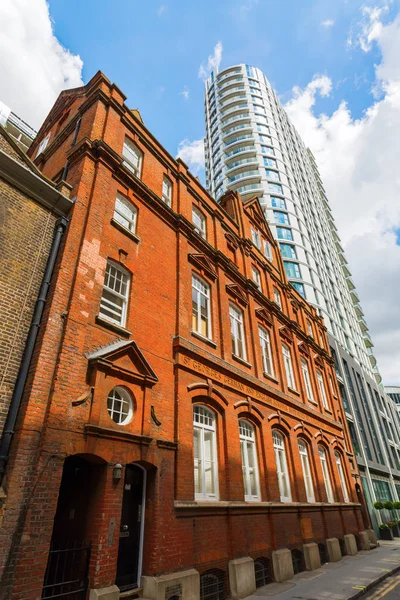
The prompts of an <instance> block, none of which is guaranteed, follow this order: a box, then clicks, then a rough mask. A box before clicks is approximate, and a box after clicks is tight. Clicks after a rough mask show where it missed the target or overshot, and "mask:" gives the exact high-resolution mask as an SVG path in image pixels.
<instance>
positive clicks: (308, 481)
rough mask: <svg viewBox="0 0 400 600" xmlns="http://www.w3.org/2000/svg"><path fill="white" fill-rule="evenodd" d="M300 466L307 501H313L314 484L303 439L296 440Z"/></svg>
mask: <svg viewBox="0 0 400 600" xmlns="http://www.w3.org/2000/svg"><path fill="white" fill-rule="evenodd" d="M298 445H299V453H300V460H301V467H302V469H303V477H304V486H305V488H306V495H307V502H315V494H314V486H313V480H312V475H311V467H310V458H309V456H308V444H307V443H306V442H305V441H304V440H303V439H301V438H300V439H299V440H298Z"/></svg>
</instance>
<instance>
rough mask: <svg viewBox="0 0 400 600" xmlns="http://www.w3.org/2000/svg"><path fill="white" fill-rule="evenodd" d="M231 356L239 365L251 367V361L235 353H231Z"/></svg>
mask: <svg viewBox="0 0 400 600" xmlns="http://www.w3.org/2000/svg"><path fill="white" fill-rule="evenodd" d="M232 358H233V360H237V362H239V363H240V364H241V365H244V366H245V367H249V368H250V369H251V367H252V365H251V363H249V362H247V360H244V359H243V358H240V356H236V354H232Z"/></svg>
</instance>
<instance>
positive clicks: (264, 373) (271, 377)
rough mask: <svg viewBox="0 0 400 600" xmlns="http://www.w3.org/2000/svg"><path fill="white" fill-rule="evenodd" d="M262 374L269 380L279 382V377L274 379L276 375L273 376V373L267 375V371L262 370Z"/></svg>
mask: <svg viewBox="0 0 400 600" xmlns="http://www.w3.org/2000/svg"><path fill="white" fill-rule="evenodd" d="M263 375H264V377H266V378H267V379H269V380H270V381H273V382H274V383H279V379H276V377H274V376H273V375H269V373H266V372H265V371H264V372H263Z"/></svg>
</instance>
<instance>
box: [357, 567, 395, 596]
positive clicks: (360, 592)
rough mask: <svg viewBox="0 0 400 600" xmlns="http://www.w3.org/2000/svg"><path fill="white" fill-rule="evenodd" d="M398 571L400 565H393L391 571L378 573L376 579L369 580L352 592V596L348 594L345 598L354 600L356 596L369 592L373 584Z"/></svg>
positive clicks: (375, 584)
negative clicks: (362, 587)
mask: <svg viewBox="0 0 400 600" xmlns="http://www.w3.org/2000/svg"><path fill="white" fill-rule="evenodd" d="M398 571H400V565H397V567H395V568H394V569H392V570H391V571H388V572H387V573H384V574H383V575H380V576H379V577H378V578H377V579H375V580H374V581H371V583H369V584H368V585H366V586H365V587H364V589H362V590H360V591H359V592H356V593H355V594H353V596H349V597H348V598H347V600H356V598H361V597H362V596H364V595H365V594H366V593H367V592H369V591H370V590H372V588H374V587H375V586H377V585H378V584H379V583H382V581H385V579H387V578H388V577H391V576H392V575H394V574H395V573H397V572H398Z"/></svg>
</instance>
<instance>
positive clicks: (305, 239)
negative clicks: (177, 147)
mask: <svg viewBox="0 0 400 600" xmlns="http://www.w3.org/2000/svg"><path fill="white" fill-rule="evenodd" d="M205 120H206V137H205V156H206V185H207V188H208V190H209V191H210V193H211V194H212V195H213V196H214V197H215V198H216V199H217V200H218V199H219V198H220V197H221V196H222V195H223V194H224V192H225V191H227V190H229V189H232V190H236V191H237V192H239V193H240V194H241V196H242V198H243V199H247V198H250V197H254V196H258V198H259V200H260V203H261V206H262V208H263V210H264V213H265V216H266V218H267V220H268V222H269V225H270V228H271V230H272V232H273V234H274V236H275V238H276V239H277V240H278V242H279V245H280V248H281V252H282V257H283V261H284V265H285V269H286V274H287V276H288V279H289V281H290V282H291V284H292V285H293V286H294V287H295V288H296V289H297V290H298V292H299V293H300V294H301V295H303V297H304V298H306V299H307V300H308V301H309V302H310V303H312V304H314V305H315V306H316V307H317V308H318V310H319V312H320V314H321V315H322V316H323V317H324V320H325V323H326V326H327V328H328V333H329V339H330V343H331V351H332V355H333V357H334V359H335V365H336V372H337V376H338V380H339V385H340V391H341V395H342V401H343V403H344V406H345V409H346V414H347V418H348V422H349V427H350V432H351V435H352V439H353V445H354V451H355V454H356V456H357V462H358V466H359V470H360V474H361V483H362V485H363V487H364V491H365V495H366V498H367V501H368V503H369V504H370V506H372V503H373V502H374V501H375V500H377V499H390V498H391V499H393V500H397V499H400V438H399V435H398V431H400V421H399V416H398V413H397V411H396V410H395V409H393V406H394V405H393V402H392V401H390V399H389V398H388V397H387V395H386V394H385V392H384V390H383V388H382V387H381V385H380V383H381V377H380V374H379V371H378V368H377V364H376V359H375V357H374V354H373V342H372V340H371V336H370V334H369V332H368V326H367V323H366V321H365V319H364V314H363V310H362V308H361V305H360V301H359V298H358V295H357V292H356V289H355V285H354V283H353V281H352V277H351V272H350V269H349V266H348V263H347V260H346V257H345V255H344V251H343V247H342V245H341V241H340V237H339V234H338V231H337V228H336V225H335V221H334V218H333V216H332V212H331V208H330V205H329V201H328V199H327V196H326V193H325V190H324V186H323V183H322V181H321V178H320V175H319V172H318V168H317V165H316V163H315V160H314V157H313V155H312V153H311V152H310V150H309V149H308V148H306V147H305V145H304V143H303V141H302V140H301V138H300V136H299V134H298V133H297V131H296V129H295V128H294V126H293V124H292V123H291V122H290V120H289V118H288V116H287V114H286V113H285V111H284V109H283V107H282V105H281V103H280V102H279V100H278V98H277V96H276V94H275V92H274V90H273V89H272V88H271V85H270V84H269V82H268V80H267V78H266V77H265V75H264V74H263V73H262V71H260V69H257V68H254V67H251V66H248V65H243V64H242V65H236V66H233V67H229V68H227V69H224V70H223V71H221V72H220V73H211V75H210V77H209V79H208V81H207V82H206V91H205ZM371 513H372V518H373V522H374V525H375V526H376V524H377V521H376V515H375V511H374V509H372V511H371ZM377 518H379V517H377Z"/></svg>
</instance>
